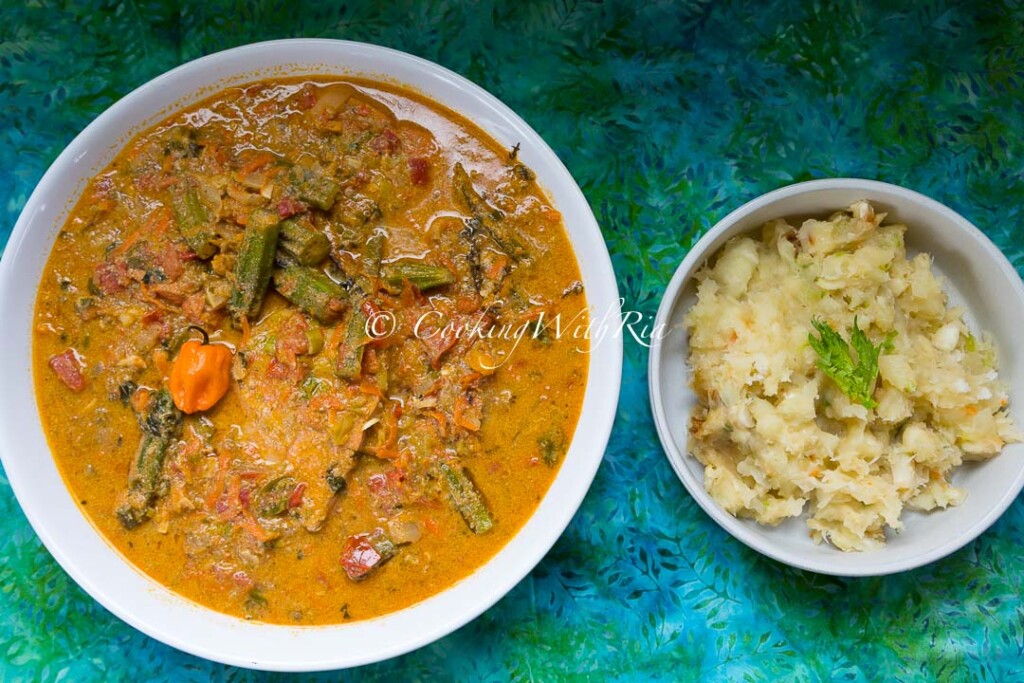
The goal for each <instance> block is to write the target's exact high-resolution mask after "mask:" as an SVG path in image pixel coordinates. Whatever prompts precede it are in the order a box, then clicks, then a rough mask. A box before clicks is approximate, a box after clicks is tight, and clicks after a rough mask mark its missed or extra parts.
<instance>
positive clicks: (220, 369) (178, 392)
mask: <svg viewBox="0 0 1024 683" xmlns="http://www.w3.org/2000/svg"><path fill="white" fill-rule="evenodd" d="M189 329H190V330H197V331H198V332H200V333H201V334H202V335H203V341H201V342H200V341H199V340H198V339H190V340H188V341H187V342H185V343H184V344H182V345H181V350H180V351H179V352H178V358H177V359H176V360H175V361H174V366H173V367H172V368H171V378H170V381H169V382H168V387H169V388H170V390H171V398H173V399H174V405H176V406H178V408H179V409H180V410H181V411H182V412H184V413H195V412H197V411H200V410H209V409H210V408H212V407H213V406H214V405H216V403H217V401H219V400H221V399H222V398H223V397H224V394H226V393H227V391H228V387H229V386H230V384H231V349H230V348H229V347H227V346H225V345H223V344H211V343H210V337H209V335H207V334H206V331H205V330H203V329H202V328H201V327H196V326H195V325H189Z"/></svg>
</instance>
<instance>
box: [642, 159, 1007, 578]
mask: <svg viewBox="0 0 1024 683" xmlns="http://www.w3.org/2000/svg"><path fill="white" fill-rule="evenodd" d="M858 199H867V200H870V201H871V203H872V204H874V206H875V208H876V209H877V210H878V211H884V212H886V213H887V214H888V218H887V219H886V220H887V222H899V223H905V224H906V225H907V234H906V243H907V250H908V252H909V253H911V254H913V253H918V252H922V251H926V252H928V253H930V254H931V255H932V256H933V257H934V269H935V270H936V271H937V272H938V273H939V274H940V275H941V276H942V277H943V279H944V283H943V284H944V287H945V290H946V292H948V293H949V295H950V299H951V302H952V303H954V304H958V305H963V306H965V307H966V309H967V315H966V316H965V319H966V320H967V322H968V324H969V325H970V326H971V329H973V330H985V331H988V332H989V333H991V334H992V336H993V337H994V339H995V341H996V346H997V348H998V352H999V375H1000V379H1002V380H1003V381H1005V382H1006V383H1007V384H1008V385H1009V387H1010V412H1011V414H1012V415H1013V418H1014V420H1015V421H1016V424H1017V425H1018V426H1020V427H1024V354H1022V352H1021V351H1022V345H1021V342H1020V338H1021V333H1020V321H1021V320H1024V285H1022V283H1021V280H1020V277H1018V275H1017V273H1016V271H1014V269H1013V267H1012V266H1011V265H1010V263H1009V261H1007V260H1006V257H1005V256H1003V254H1002V253H1001V252H1000V251H999V249H998V248H997V247H996V246H995V245H994V244H992V242H991V241H989V239H988V238H987V237H985V235H984V234H982V233H981V231H980V230H978V229H977V228H976V227H974V226H973V225H972V224H971V223H969V222H968V221H967V220H965V219H964V218H963V217H962V216H960V215H959V214H957V213H956V212H954V211H952V210H951V209H949V208H947V207H945V206H943V205H942V204H939V203H938V202H936V201H934V200H932V199H929V198H928V197H925V196H924V195H921V194H918V193H917V192H912V191H911V190H907V189H904V188H902V187H897V186H895V185H890V184H888V183H881V182H876V181H872V180H859V179H851V178H836V179H831V180H813V181H810V182H805V183H798V184H796V185H790V186H788V187H784V188H782V189H779V190H776V191H774V192H769V193H768V194H766V195H763V196H761V197H758V198H757V199H755V200H753V201H751V202H748V203H747V204H744V205H743V206H741V207H740V208H739V209H737V210H735V211H733V212H732V213H730V214H729V215H728V216H726V217H725V218H724V219H722V220H721V221H720V222H719V223H718V224H717V225H715V227H713V228H712V229H711V230H710V231H709V232H708V233H707V234H706V235H705V236H704V237H703V238H702V239H701V240H700V241H699V242H698V243H697V244H696V245H695V246H694V247H693V248H692V249H691V250H690V252H689V254H687V256H686V258H685V259H684V260H683V263H682V264H681V265H680V266H679V269H678V270H677V271H676V273H675V275H674V276H673V278H672V281H671V282H670V283H669V285H668V289H667V290H666V291H665V295H664V298H663V299H662V302H661V306H660V307H659V309H658V315H657V318H656V321H655V325H663V326H664V328H660V329H664V330H665V337H664V339H663V340H662V341H661V343H660V344H658V345H655V346H654V348H652V349H651V357H650V368H649V371H650V389H651V406H652V409H653V412H654V421H655V424H656V426H657V429H658V436H659V437H660V438H661V443H662V445H663V446H664V448H665V453H666V454H667V456H668V459H669V461H670V462H671V463H672V467H673V468H674V469H675V471H676V474H677V475H679V479H680V480H681V481H682V482H683V484H684V485H685V486H686V489H687V491H689V492H690V495H691V496H693V497H694V498H695V499H696V501H697V502H698V503H699V504H700V506H701V507H702V508H704V511H705V512H707V513H708V514H709V515H710V516H711V517H712V519H714V520H715V521H716V522H718V524H719V525H721V526H722V528H724V529H725V530H726V531H728V532H729V533H730V534H732V535H733V536H735V537H736V538H737V539H739V540H740V541H742V542H743V543H745V544H747V545H748V546H750V547H751V548H753V549H754V550H757V551H758V552H761V553H763V554H765V555H767V556H768V557H771V558H774V559H776V560H778V561H780V562H784V563H786V564H788V565H791V566H794V567H799V568H801V569H807V570H810V571H814V572H819V573H822V574H832V575H835V576H877V575H882V574H891V573H894V572H901V571H905V570H907V569H913V568H914V567H920V566H921V565H924V564H927V563H929V562H934V561H935V560H938V559H939V558H942V557H945V556H946V555H949V554H950V553H952V552H954V551H955V550H957V549H959V548H961V547H963V546H964V545H966V544H967V543H969V542H970V541H972V540H973V539H974V538H976V537H977V536H978V535H979V534H981V533H982V532H983V531H985V530H986V529H987V528H988V527H989V526H990V525H991V524H992V523H993V522H995V521H996V519H998V518H999V516H1000V515H1001V514H1002V513H1003V512H1004V511H1005V510H1006V508H1007V507H1009V505H1010V503H1012V502H1013V500H1014V499H1015V498H1016V497H1017V494H1018V493H1020V490H1021V487H1022V486H1024V444H1011V445H1009V446H1007V447H1006V448H1004V449H1003V452H1002V454H1001V455H999V456H997V457H996V458H994V459H992V460H989V461H988V462H985V463H980V464H971V465H967V466H964V467H960V468H958V469H957V470H956V472H955V474H954V475H953V481H954V482H955V483H956V485H957V486H962V487H964V488H965V489H966V490H967V499H966V500H965V501H964V502H963V503H962V504H961V505H959V506H957V507H953V508H949V509H947V510H944V511H936V512H933V513H918V512H912V511H906V512H904V515H903V519H904V522H905V524H906V526H905V529H904V531H903V532H902V533H900V534H898V535H897V534H888V535H887V542H886V546H885V547H884V548H883V549H880V550H876V551H871V552H861V553H844V552H841V551H839V550H837V549H835V548H834V547H832V546H830V545H827V544H821V545H816V544H815V543H814V542H813V541H812V540H811V538H810V536H809V535H808V530H807V526H806V520H805V518H804V517H800V518H795V519H790V520H787V521H786V522H784V523H783V524H781V525H779V526H777V527H769V526H764V525H760V524H758V523H756V522H754V521H752V520H745V519H737V518H736V517H734V516H732V515H731V514H729V513H728V512H726V511H725V510H723V509H722V508H721V507H719V506H718V504H717V503H716V502H715V501H714V500H713V499H712V498H711V496H710V495H708V493H707V492H706V491H705V490H704V467H703V465H701V464H700V463H699V462H698V461H697V459H696V458H694V457H693V456H691V455H689V453H688V451H687V431H688V426H689V422H690V411H691V410H692V409H693V408H694V407H695V406H696V405H697V403H698V402H697V398H696V396H694V394H693V392H692V391H691V389H690V386H689V380H690V373H689V367H688V365H687V362H686V359H687V355H688V352H689V351H688V347H687V334H686V328H685V326H684V324H683V318H684V316H685V315H686V312H687V311H689V309H690V307H691V306H692V305H693V304H694V303H695V302H696V291H695V282H694V278H693V276H694V274H695V273H696V272H697V271H698V270H699V269H700V267H701V266H702V265H704V263H705V262H706V261H707V259H708V258H710V257H712V256H713V255H714V254H715V253H716V252H717V251H718V250H719V249H720V248H721V247H722V246H723V245H724V244H725V243H726V242H727V241H728V240H729V239H730V238H732V237H734V236H736V235H739V234H741V233H744V232H747V231H751V230H756V229H757V228H759V227H760V226H761V225H762V224H764V223H765V222H766V221H768V220H770V219H773V218H788V219H795V220H797V221H802V220H803V219H805V218H811V217H816V218H824V217H827V216H828V215H830V214H832V213H834V212H835V211H837V210H840V209H843V208H846V207H847V206H849V205H850V204H851V203H852V202H854V201H856V200H858ZM656 329H659V328H657V327H656Z"/></svg>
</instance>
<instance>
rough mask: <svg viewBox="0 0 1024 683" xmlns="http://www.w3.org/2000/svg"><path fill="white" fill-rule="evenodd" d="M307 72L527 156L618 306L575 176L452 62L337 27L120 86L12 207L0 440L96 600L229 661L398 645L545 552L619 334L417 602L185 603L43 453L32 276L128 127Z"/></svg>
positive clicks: (0, 272) (600, 300)
mask: <svg viewBox="0 0 1024 683" xmlns="http://www.w3.org/2000/svg"><path fill="white" fill-rule="evenodd" d="M306 74H336V75H346V74H347V75H361V76H367V77H370V78H378V79H381V80H389V81H393V82H396V83H399V84H404V85H407V86H409V87H412V88H413V89H415V90H417V91H419V92H421V93H424V94H425V95H427V96H428V97H430V98H431V99H433V100H435V101H437V102H440V103H442V104H444V105H446V106H448V107H450V108H451V109H453V110H455V111H457V112H459V113H461V114H463V115H465V116H466V117H468V118H469V119H471V120H472V121H474V122H475V123H476V124H477V125H479V126H480V127H481V128H483V129H484V130H485V131H487V132H488V133H490V135H492V136H493V137H494V138H495V139H497V140H498V141H499V142H500V143H501V144H503V145H506V146H511V145H513V144H515V143H521V145H522V146H521V152H520V155H521V158H522V159H523V161H524V162H525V163H526V164H528V165H529V166H530V167H531V168H533V170H534V171H536V173H537V177H538V179H539V182H540V183H541V185H542V186H543V187H544V188H545V190H546V191H547V192H548V194H549V196H550V197H551V199H552V201H553V202H554V204H555V206H556V207H557V208H558V210H559V211H561V212H562V215H563V216H564V218H565V225H566V228H567V230H568V233H569V237H570V239H571V240H572V244H573V247H574V248H575V251H576V256H577V258H578V260H579V263H580V269H581V271H582V276H583V284H584V285H585V286H586V291H587V297H588V299H589V302H590V305H591V307H592V310H594V311H596V312H598V315H604V314H606V312H607V315H610V316H611V320H612V324H614V323H616V322H617V321H618V320H619V317H618V316H619V308H618V296H619V295H618V290H617V288H616V284H615V276H614V273H613V271H612V265H611V260H610V259H609V257H608V251H607V249H606V248H605V245H604V240H603V239H602V237H601V232H600V230H599V229H598V226H597V223H596V221H595V220H594V216H593V214H592V213H591V211H590V207H589V206H588V205H587V202H586V200H585V199H584V197H583V194H582V193H581V192H580V190H579V188H578V187H577V185H576V183H575V182H574V181H573V179H572V176H570V175H569V172H568V171H567V170H566V169H565V167H564V166H563V165H562V163H561V162H560V161H559V160H558V158H557V157H556V156H555V154H554V152H552V151H551V149H550V148H549V147H548V146H547V145H546V144H545V143H544V141H543V140H542V139H541V138H540V136H539V135H537V133H535V132H534V131H533V130H532V129H531V128H530V127H529V126H528V125H526V123H525V122H523V120H522V119H520V118H519V117H518V116H516V114H515V113H513V112H512V110H510V109H509V108H508V107H506V106H505V105H503V104H502V103H501V102H499V101H498V100H497V99H495V98H494V97H493V96H491V95H489V94H488V93H486V92H485V91H484V90H482V89H481V88H479V87H477V86H476V85H474V84H472V83H470V82H469V81H467V80H466V79H464V78H462V77H461V76H459V75H457V74H455V73H452V72H451V71H448V70H447V69H444V68H442V67H440V66H437V65H435V64H432V63H430V62H427V61H424V60H422V59H418V58H416V57H412V56H410V55H407V54H404V53H401V52H396V51H394V50H389V49H385V48H380V47H374V46H370V45H364V44H360V43H351V42H343V41H333V40H283V41H274V42H268V43H260V44H256V45H248V46H245V47H240V48H237V49H233V50H228V51H226V52H220V53H218V54H215V55H211V56H209V57H204V58H202V59H198V60H196V61H194V62H190V63H188V64H185V65H184V66H181V67H178V68H177V69H174V70H173V71H170V72H168V73H166V74H164V75H162V76H160V77H158V78H156V79H154V80H152V81H150V82H149V83H147V84H145V85H143V86H142V87H140V88H139V89H137V90H135V91H134V92H132V93H131V94H130V95H128V96H127V97H125V98H124V99H122V100H120V101H119V102H117V103H116V104H115V105H113V106H112V107H110V109H108V110H107V111H106V112H104V113H103V114H102V115H101V116H100V117H99V118H97V119H96V120H95V121H94V122H93V123H92V124H90V125H89V126H88V127H87V128H86V129H85V130H84V131H82V133H81V134H80V135H79V136H78V137H77V138H75V140H74V141H73V142H72V143H71V144H70V145H68V147H67V149H66V150H64V152H63V153H62V154H61V155H60V157H58V158H57V160H56V161H55V162H54V163H53V165H52V166H51V167H50V169H49V170H48V171H47V172H46V175H45V176H43V179H42V180H41V181H40V182H39V185H38V187H37V188H36V190H35V192H33V193H32V196H31V197H30V198H29V200H28V203H27V204H26V205H25V209H24V211H23V212H22V214H21V217H20V218H19V219H18V222H17V224H16V225H15V227H14V232H13V234H12V235H11V239H10V242H9V243H8V245H7V249H6V251H5V253H4V255H3V261H2V262H0V320H3V322H4V334H3V335H0V359H2V361H0V386H3V388H4V389H3V392H2V394H0V453H2V454H3V464H4V468H5V469H6V471H7V477H8V478H9V480H10V482H11V487H12V488H13V489H14V492H15V494H16V495H17V498H18V501H19V502H20V503H21V507H22V509H23V510H24V511H25V514H26V516H27V517H28V519H29V521H30V522H31V523H32V526H33V527H34V528H35V530H36V533H37V534H39V537H40V538H41V539H42V541H43V543H45V544H46V547H47V548H48V549H49V551H50V552H51V553H52V554H53V556H54V557H55V558H56V559H57V561H58V562H59V563H60V564H61V566H62V567H63V568H64V569H65V570H66V571H67V572H68V574H70V575H71V577H72V578H73V579H74V580H75V581H76V582H78V584H79V585H80V586H82V587H83V588H84V589H85V590H86V591H88V592H89V594H90V595H92V596H93V597H94V598H96V600H98V601H99V602H100V603H102V604H103V605H104V606H105V607H106V608H107V609H109V610H110V611H112V612H113V613H114V614H116V615H117V616H119V617H121V618H122V619H124V620H125V621H126V622H128V623H129V624H131V625H132V626H134V627H136V628H138V629H139V630H141V631H143V632H145V633H147V634H149V635H151V636H153V637H154V638H157V639H159V640H161V641H163V642H165V643H167V644H168V645H172V646H174V647H177V648H180V649H182V650H185V651H187V652H191V653H193V654H196V655H199V656H201V657H206V658H207V659H213V660H216V661H220V662H225V663H229V664H236V665H240V666H246V667H254V668H262V669H273V670H295V671H299V670H323V669H333V668H340V667H348V666H355V665H359V664H366V663H369V662H374V661H378V660H381V659H385V658H388V657H393V656H396V655H400V654H402V653H404V652H408V651H409V650H412V649H414V648H416V647H419V646H421V645H424V644H426V643H429V642H431V641H433V640H435V639H437V638H440V637H441V636H444V635H445V634H447V633H450V632H451V631H453V630H455V629H456V628H458V627H459V626H461V625H463V624H465V623H466V622H468V621H469V620H470V619H472V618H474V617H476V616H477V615H479V614H480V613H481V612H483V611H484V610H485V609H487V608H488V607H490V606H491V605H493V604H494V603H495V602H497V601H498V599H499V598H501V597H502V596H503V595H505V593H507V592H508V591H509V590H510V589H511V588H512V587H513V586H514V585H515V584H516V583H518V582H519V581H520V580H521V579H522V578H523V577H524V576H526V574H527V573H528V572H529V571H530V570H531V569H532V568H533V567H534V566H535V565H536V564H537V563H538V562H539V561H540V560H541V558H543V557H544V555H545V554H546V553H547V551H548V550H549V549H550V548H551V546H552V545H553V544H554V543H555V541H556V540H557V539H558V537H559V535H560V534H561V533H562V531H563V530H564V529H565V527H566V526H567V525H568V524H569V521H570V520H571V519H572V516H573V514H574V513H575V512H576V510H577V508H578V507H579V504H580V502H581V501H582V500H583V497H584V495H585V494H586V492H587V489H588V488H589V486H590V483H591V481H592V480H593V477H594V474H595V473H596V471H597V468H598V465H599V464H600V462H601V458H602V456H603V454H604V449H605V446H606V445H607V442H608V436H609V433H610V431H611V426H612V420H613V418H614V415H615V407H616V403H617V401H618V390H619V381H620V371H621V366H622V341H621V339H619V338H615V337H614V336H608V337H607V338H604V339H602V340H601V341H600V342H599V343H595V344H594V345H593V349H592V354H591V355H592V357H591V361H590V370H589V374H588V377H587V389H586V394H585V396H584V401H583V409H582V415H581V417H580V421H579V425H578V427H577V429H576V434H575V436H574V438H573V441H572V444H571V446H570V448H569V450H568V453H567V454H566V457H565V461H564V463H563V465H562V468H561V471H560V472H559V473H558V476H557V477H556V479H555V480H554V482H553V484H552V485H551V488H550V490H549V491H548V492H547V494H546V495H545V496H544V499H543V501H542V502H541V503H540V506H539V507H538V508H537V511H536V512H535V513H534V515H533V516H532V517H531V518H530V520H529V521H528V522H527V523H526V525H525V526H524V527H523V528H522V530H521V531H520V532H519V533H518V534H517V535H516V536H515V537H514V538H513V539H512V540H511V541H510V542H509V543H508V544H507V545H506V546H505V547H504V548H503V549H502V550H501V551H500V552H499V553H498V554H497V555H496V556H495V557H494V558H493V559H491V561H489V562H488V563H487V564H485V565H484V566H483V567H481V568H480V569H479V570H477V571H476V572H475V573H473V574H472V575H471V576H469V577H467V578H466V579H465V580H463V581H461V582H459V583H457V584H456V585H454V586H452V587H451V588H449V589H448V590H445V591H444V592H442V593H440V594H438V595H435V596H433V597H431V598H429V599H427V600H425V601H423V602H420V603H418V604H416V605H414V606H412V607H409V608H407V609H404V610H401V611H399V612H396V613H392V614H389V615H387V616H384V617H380V618H377V619H372V620H368V621H360V622H356V623H353V624H344V625H336V626H321V627H291V626H280V625H268V624H261V623H253V622H246V621H243V620H240V619H236V618H233V617H230V616H226V615H224V614H220V613H217V612H214V611H212V610H209V609H207V608H204V607H201V606H199V605H197V604H195V603H192V602H190V601H188V600H186V599H184V598H182V597H180V596H178V595H176V594H175V593H172V592H171V591H169V590H167V589H166V588H164V587H163V586H161V585H159V584H157V583H155V582H154V581H152V580H151V579H149V578H148V577H147V576H145V575H144V574H142V573H141V572H139V571H138V570H137V569H135V568H134V567H133V566H132V565H130V564H129V563H128V562H127V561H125V560H124V558H122V557H121V555H119V554H118V553H117V552H116V551H115V550H114V549H113V548H112V547H111V546H110V545H108V544H107V542H106V541H105V540H104V539H103V538H102V537H101V536H100V535H99V533H98V532H97V531H96V530H95V529H94V528H93V526H92V525H91V524H90V523H89V522H88V521H87V520H86V518H85V517H84V516H83V515H82V513H81V512H80V511H79V509H78V507H77V505H76V504H75V501H74V500H72V497H71V495H70V494H69V493H68V491H67V489H66V488H65V486H64V482H63V481H62V479H61V476H60V474H59V473H58V471H57V468H56V466H55V464H54V461H53V459H52V457H50V454H49V449H48V446H47V443H46V439H45V437H44V435H43V430H42V427H41V425H40V421H39V416H38V414H37V411H36V400H35V394H34V389H33V383H32V353H31V352H32V348H31V330H32V312H33V305H34V302H35V295H36V287H37V284H38V283H39V281H40V278H41V276H42V272H43V266H44V264H45V262H46V259H47V256H48V255H49V253H50V247H51V245H52V244H53V241H54V238H55V236H56V234H57V231H58V230H59V229H60V227H61V226H62V224H63V222H64V219H65V217H66V215H67V211H68V209H69V208H70V207H71V206H72V205H73V204H74V202H75V200H76V199H77V197H78V195H79V193H80V192H81V190H82V188H83V187H84V185H85V183H86V182H87V181H88V179H89V178H90V177H91V176H92V175H94V174H95V173H96V172H98V171H99V170H101V169H102V168H103V167H104V166H105V165H106V164H107V163H109V162H110V160H111V159H112V158H113V156H114V155H115V154H116V153H117V151H118V150H119V149H120V148H121V147H122V146H123V145H124V144H125V143H126V142H127V141H128V139H129V138H130V137H131V136H132V135H134V134H135V133H137V132H139V131H140V130H142V129H145V128H147V127H149V126H151V125H154V124H155V123H157V122H158V121H160V120H161V119H162V118H164V117H165V116H167V115H168V114H169V113H171V112H173V111H175V110H177V109H180V108H182V107H185V106H188V105H189V104H191V103H193V102H196V101H198V100H199V99H202V98H204V97H206V96H209V95H210V94H213V93H214V92H216V91H218V90H220V89H221V88H223V87H227V86H230V85H235V84H240V83H244V82H247V81H252V80H254V79H259V78H265V77H273V76H291V75H306Z"/></svg>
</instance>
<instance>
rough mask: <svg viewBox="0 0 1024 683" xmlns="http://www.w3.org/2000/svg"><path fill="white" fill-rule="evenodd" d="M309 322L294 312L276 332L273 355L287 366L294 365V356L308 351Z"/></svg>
mask: <svg viewBox="0 0 1024 683" xmlns="http://www.w3.org/2000/svg"><path fill="white" fill-rule="evenodd" d="M308 331H309V323H307V322H306V317H305V316H303V315H302V314H300V313H296V314H294V315H292V316H290V317H289V318H288V319H287V320H285V322H284V324H283V325H281V327H280V329H279V330H278V333H277V342H276V344H275V345H274V356H275V358H277V360H278V361H280V362H281V363H283V364H284V365H287V366H288V367H294V366H295V357H296V356H299V355H301V354H303V353H307V352H308V351H309V336H308V335H307V332H308Z"/></svg>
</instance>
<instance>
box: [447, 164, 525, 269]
mask: <svg viewBox="0 0 1024 683" xmlns="http://www.w3.org/2000/svg"><path fill="white" fill-rule="evenodd" d="M453 183H454V186H455V194H456V196H457V197H458V198H460V199H462V202H463V203H464V204H465V205H466V208H467V209H469V213H470V214H471V215H472V217H473V218H472V220H471V221H467V228H468V229H469V232H470V233H471V234H472V233H480V234H483V235H485V236H486V237H488V238H490V240H491V241H492V242H494V243H495V244H496V245H497V246H498V248H499V249H501V250H502V251H503V252H505V253H506V254H508V255H509V256H512V257H514V258H522V257H523V256H526V250H525V249H523V245H522V244H521V243H520V242H519V240H517V239H516V238H515V237H514V236H513V235H510V234H509V232H508V230H507V229H506V228H505V226H503V225H502V221H503V220H504V218H505V214H503V213H502V212H501V211H499V210H498V209H496V208H494V207H493V206H491V205H490V204H488V203H487V201H486V200H485V199H484V198H483V197H482V196H480V193H479V192H477V191H476V188H475V187H473V181H472V180H471V179H470V177H469V173H467V172H466V169H465V167H463V165H462V164H461V163H459V162H456V163H455V173H454V177H453Z"/></svg>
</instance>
